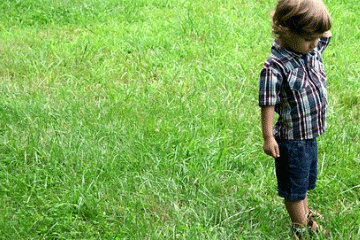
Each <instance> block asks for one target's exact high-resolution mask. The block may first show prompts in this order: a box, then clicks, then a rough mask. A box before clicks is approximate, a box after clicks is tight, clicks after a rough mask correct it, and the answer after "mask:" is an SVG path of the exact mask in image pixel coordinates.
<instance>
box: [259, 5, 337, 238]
mask: <svg viewBox="0 0 360 240" xmlns="http://www.w3.org/2000/svg"><path fill="white" fill-rule="evenodd" d="M330 28H331V21H330V16H329V13H328V11H327V9H326V7H325V5H324V3H323V2H322V1H321V0H279V2H278V5H277V7H276V9H275V13H274V14H273V33H274V35H275V36H276V38H275V40H274V43H273V45H272V48H271V56H270V58H269V59H268V60H267V61H266V62H265V64H264V66H263V69H262V71H261V74H260V81H259V82H260V87H259V105H260V107H261V124H262V132H263V137H264V151H265V153H266V154H268V155H270V156H272V157H273V158H275V167H276V177H277V181H278V193H279V196H281V197H283V198H284V199H285V201H284V202H285V207H286V210H287V211H288V213H289V216H290V218H291V221H292V223H293V231H294V233H295V235H296V236H297V237H299V238H300V237H301V236H303V233H304V232H305V231H306V229H307V228H308V229H310V232H312V231H323V230H321V228H320V225H318V224H317V223H316V222H315V221H314V213H313V212H312V211H310V210H309V208H308V206H307V191H308V190H310V189H313V188H315V183H316V179H317V143H316V137H317V136H319V135H320V134H322V133H323V132H324V131H325V129H326V110H327V103H328V102H327V92H326V75H325V73H324V67H323V63H322V58H321V54H322V52H323V51H324V49H325V48H326V47H327V46H328V44H329V42H330V38H331V33H330V31H329V30H330ZM275 112H276V113H278V114H279V118H278V120H277V122H276V124H275V126H274V127H273V120H274V115H275ZM323 232H324V231H323ZM324 233H325V232H324Z"/></svg>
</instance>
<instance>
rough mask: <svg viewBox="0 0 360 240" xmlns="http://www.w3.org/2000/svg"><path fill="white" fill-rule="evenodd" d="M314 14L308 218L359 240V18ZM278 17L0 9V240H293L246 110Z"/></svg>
mask: <svg viewBox="0 0 360 240" xmlns="http://www.w3.org/2000/svg"><path fill="white" fill-rule="evenodd" d="M325 2H326V4H327V6H328V8H329V11H330V12H331V15H332V17H333V23H334V24H333V29H332V33H333V39H332V42H331V45H330V46H329V48H328V49H327V50H326V52H325V53H324V61H325V67H326V72H327V75H328V92H329V102H330V108H329V117H328V125H329V128H328V131H327V133H326V134H324V135H323V136H322V137H320V138H319V140H318V141H319V178H318V184H317V188H316V189H315V190H314V191H312V192H311V193H310V195H309V198H310V205H311V206H312V207H313V208H315V209H317V210H319V211H320V212H322V213H323V214H324V215H325V217H326V219H325V221H323V222H322V225H323V226H324V227H325V228H326V229H328V230H329V231H330V232H331V238H330V239H360V227H359V226H360V174H359V170H360V168H359V165H360V153H359V149H360V146H359V138H360V61H359V58H358V56H359V54H360V52H359V41H360V28H359V24H358V16H359V14H360V3H359V1H357V0H346V1H340V0H339V1H333V0H327V1H325ZM275 4H276V1H275V0H271V1H268V0H259V1H245V0H231V1H225V0H212V1H207V0H205V1H199V0H193V1H185V0H133V1H126V0H120V1H118V0H103V1H102V0H81V1H80V0H74V1H70V0H58V1H52V0H37V1H35V0H2V1H1V2H0V59H1V60H0V78H1V80H0V213H1V214H0V238H2V239H280V238H281V239H291V238H290V236H289V227H290V221H289V218H288V216H287V214H286V211H285V209H284V207H283V204H282V200H281V199H280V198H279V197H278V196H277V191H276V178H275V174H274V163H273V160H272V159H271V158H270V157H268V156H266V155H265V154H264V153H263V152H262V137H261V129H260V114H259V110H260V109H259V107H258V103H257V100H258V75H259V71H260V70H261V67H262V65H263V63H264V61H265V60H266V59H267V57H268V56H269V53H270V52H269V51H270V46H271V44H272V36H271V19H270V16H269V14H270V12H271V11H272V9H273V7H274V6H275ZM319 239H321V238H319Z"/></svg>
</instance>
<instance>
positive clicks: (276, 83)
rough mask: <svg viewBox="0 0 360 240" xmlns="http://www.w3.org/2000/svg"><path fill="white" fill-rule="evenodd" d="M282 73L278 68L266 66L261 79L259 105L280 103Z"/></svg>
mask: <svg viewBox="0 0 360 240" xmlns="http://www.w3.org/2000/svg"><path fill="white" fill-rule="evenodd" d="M282 79H283V77H282V75H281V74H280V72H278V71H277V70H276V69H274V68H271V67H269V66H266V64H265V66H264V68H263V69H262V70H261V73H260V79H259V106H260V107H263V106H275V105H276V104H278V103H279V101H280V97H279V93H280V87H281V84H282Z"/></svg>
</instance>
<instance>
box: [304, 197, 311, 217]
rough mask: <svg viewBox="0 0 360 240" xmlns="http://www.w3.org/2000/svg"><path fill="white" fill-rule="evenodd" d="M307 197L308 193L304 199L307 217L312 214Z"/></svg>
mask: <svg viewBox="0 0 360 240" xmlns="http://www.w3.org/2000/svg"><path fill="white" fill-rule="evenodd" d="M307 199H308V197H307V194H306V196H305V199H304V201H303V203H304V209H305V215H306V217H307V216H308V215H309V214H310V209H309V207H308V204H307Z"/></svg>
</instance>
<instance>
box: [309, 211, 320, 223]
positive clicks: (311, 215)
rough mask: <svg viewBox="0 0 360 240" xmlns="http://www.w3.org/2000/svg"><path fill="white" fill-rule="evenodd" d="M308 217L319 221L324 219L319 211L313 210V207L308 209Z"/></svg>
mask: <svg viewBox="0 0 360 240" xmlns="http://www.w3.org/2000/svg"><path fill="white" fill-rule="evenodd" d="M308 218H311V219H318V220H321V221H322V220H324V216H323V215H322V214H321V213H319V212H318V211H315V210H313V209H309V214H308Z"/></svg>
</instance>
